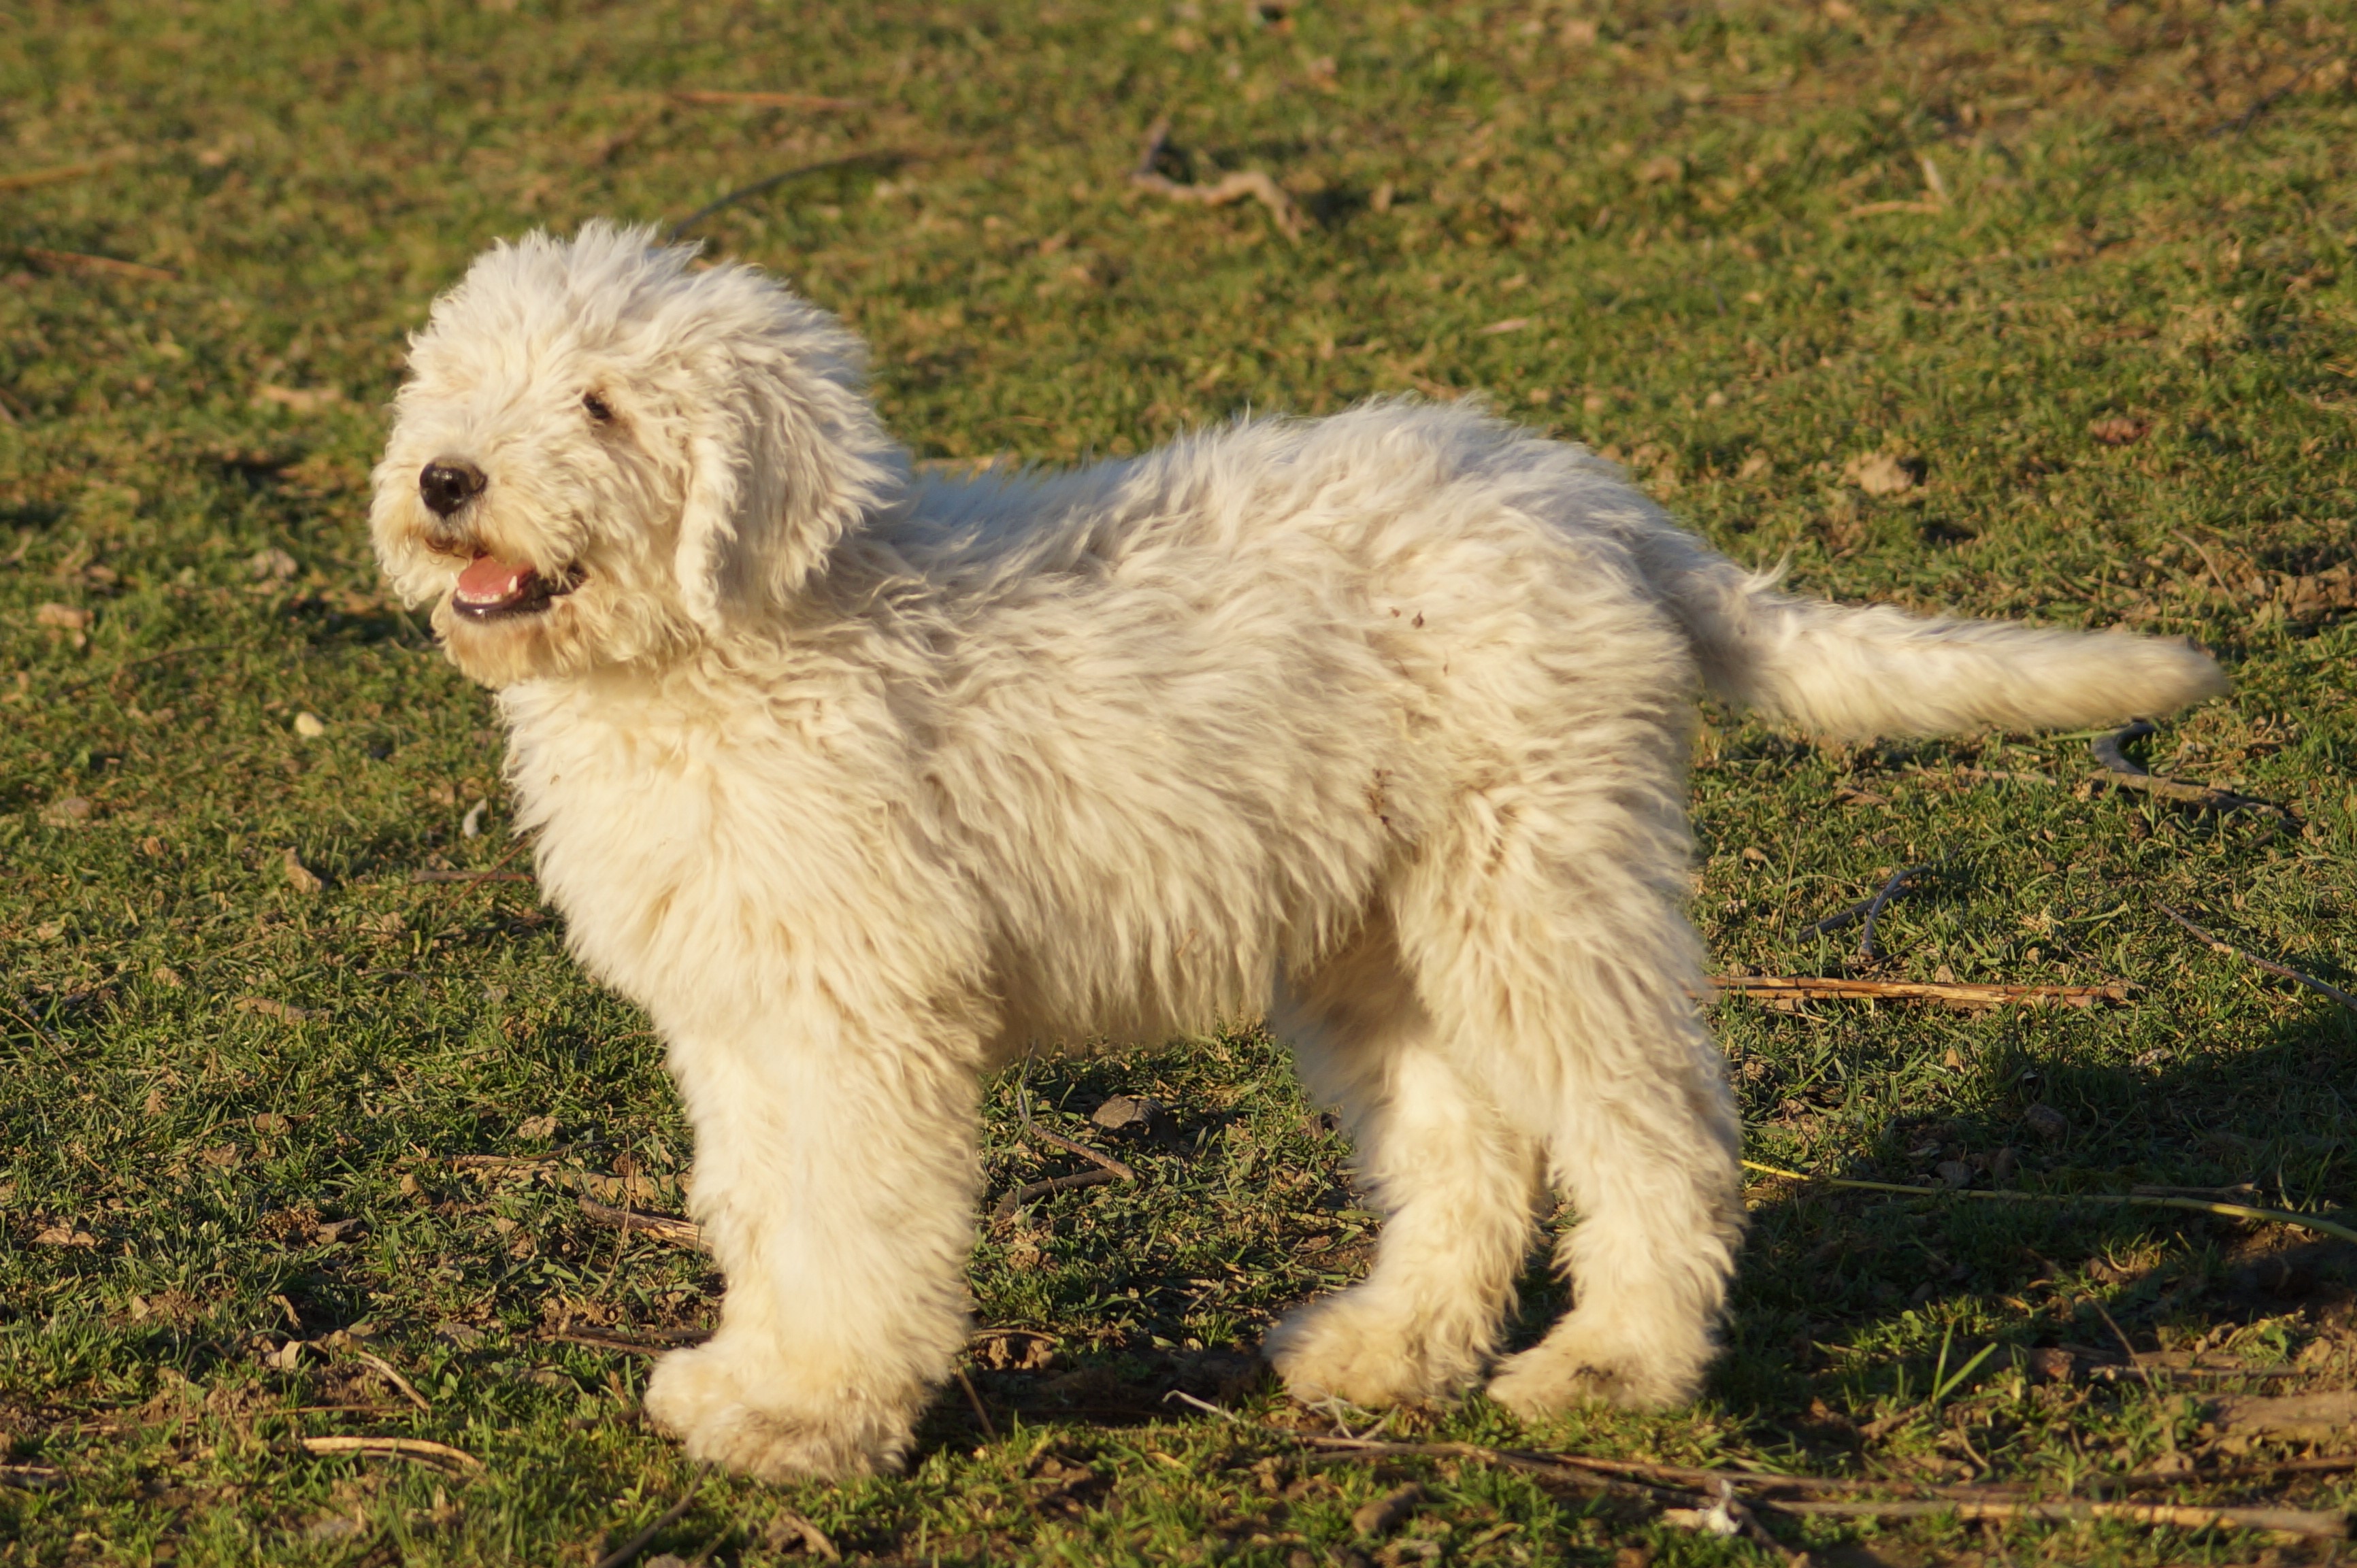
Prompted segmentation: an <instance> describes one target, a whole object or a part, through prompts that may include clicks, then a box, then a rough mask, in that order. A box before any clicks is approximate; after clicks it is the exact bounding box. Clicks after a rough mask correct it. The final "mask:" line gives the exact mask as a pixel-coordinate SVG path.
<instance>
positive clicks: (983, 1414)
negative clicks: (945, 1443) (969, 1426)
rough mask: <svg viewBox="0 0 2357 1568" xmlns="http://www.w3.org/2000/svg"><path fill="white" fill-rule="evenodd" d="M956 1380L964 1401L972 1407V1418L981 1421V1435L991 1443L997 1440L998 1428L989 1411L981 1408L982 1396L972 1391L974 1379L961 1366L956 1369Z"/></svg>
mask: <svg viewBox="0 0 2357 1568" xmlns="http://www.w3.org/2000/svg"><path fill="white" fill-rule="evenodd" d="M957 1380H958V1387H960V1388H962V1389H963V1390H964V1391H965V1402H966V1403H968V1404H970V1405H972V1406H973V1407H974V1420H976V1421H978V1422H980V1423H982V1434H983V1436H984V1437H985V1438H987V1439H988V1440H989V1441H991V1442H993V1443H996V1442H997V1441H998V1428H997V1427H996V1426H995V1425H993V1424H992V1423H991V1420H990V1412H989V1411H987V1410H985V1409H984V1408H983V1403H982V1396H981V1395H980V1394H978V1393H976V1392H974V1380H973V1379H972V1378H969V1377H967V1376H966V1375H965V1369H964V1368H963V1367H960V1368H959V1369H957Z"/></svg>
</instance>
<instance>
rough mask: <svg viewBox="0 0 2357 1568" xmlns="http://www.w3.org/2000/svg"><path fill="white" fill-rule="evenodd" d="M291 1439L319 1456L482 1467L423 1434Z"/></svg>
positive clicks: (463, 1454)
mask: <svg viewBox="0 0 2357 1568" xmlns="http://www.w3.org/2000/svg"><path fill="white" fill-rule="evenodd" d="M295 1441H296V1443H297V1444H300V1445H301V1446H302V1447H303V1449H304V1450H305V1451H306V1452H307V1453H311V1454H317V1455H320V1456H321V1457H323V1458H326V1457H331V1456H333V1455H339V1454H356V1455H362V1456H366V1455H389V1456H391V1457H393V1458H397V1459H417V1460H422V1461H424V1462H425V1463H426V1464H429V1465H431V1464H444V1465H456V1466H459V1467H460V1468H461V1469H466V1470H479V1469H481V1468H482V1467H483V1462H482V1461H481V1460H480V1459H478V1458H476V1457H475V1456H474V1455H472V1454H469V1453H468V1452H466V1451H465V1450H464V1449H459V1448H453V1447H451V1446H450V1445H449V1444H447V1443H435V1442H431V1441H429V1440H427V1439H425V1438H423V1437H298V1438H296V1440H295Z"/></svg>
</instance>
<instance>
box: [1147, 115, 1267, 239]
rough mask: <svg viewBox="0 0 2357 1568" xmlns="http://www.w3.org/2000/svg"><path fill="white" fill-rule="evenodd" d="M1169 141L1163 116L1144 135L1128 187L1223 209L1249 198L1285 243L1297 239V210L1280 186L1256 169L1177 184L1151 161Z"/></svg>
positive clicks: (1158, 155)
mask: <svg viewBox="0 0 2357 1568" xmlns="http://www.w3.org/2000/svg"><path fill="white" fill-rule="evenodd" d="M1169 139H1170V120H1169V117H1168V115H1165V116H1164V117H1163V118H1161V119H1159V120H1157V121H1156V122H1154V125H1153V128H1152V129H1151V130H1149V131H1147V132H1146V150H1145V151H1144V152H1142V153H1140V154H1139V155H1138V158H1137V166H1136V167H1135V168H1133V169H1131V170H1130V171H1129V183H1130V184H1132V185H1134V186H1135V187H1137V188H1139V189H1140V190H1150V191H1153V192H1154V193H1155V194H1156V195H1157V196H1167V197H1168V198H1170V199H1172V200H1173V201H1192V202H1197V203H1200V205H1202V206H1205V207H1225V206H1226V205H1227V204H1228V203H1230V202H1232V201H1242V200H1243V199H1245V198H1246V197H1250V198H1251V199H1253V200H1254V201H1257V202H1259V203H1260V204H1261V205H1262V206H1263V207H1265V208H1267V209H1268V211H1269V216H1270V217H1272V218H1274V219H1275V220H1276V228H1277V232H1279V233H1280V234H1283V235H1284V236H1285V237H1286V239H1287V240H1288V241H1297V240H1299V239H1300V238H1301V231H1302V222H1301V209H1300V208H1298V207H1297V206H1296V205H1294V200H1293V198H1292V197H1290V196H1288V195H1286V192H1285V188H1284V187H1283V186H1280V185H1278V184H1277V183H1276V181H1275V180H1273V179H1271V178H1269V177H1268V176H1266V175H1265V174H1263V173H1262V172H1261V171H1260V170H1258V169H1246V170H1243V171H1242V172H1240V173H1236V174H1231V175H1224V176H1222V177H1221V178H1220V180H1219V182H1218V183H1217V184H1214V185H1181V184H1179V182H1178V181H1177V180H1175V179H1172V178H1171V177H1169V176H1168V175H1166V174H1163V173H1161V172H1160V171H1159V170H1157V169H1156V168H1155V166H1154V160H1155V159H1157V158H1158V157H1160V156H1162V149H1163V146H1164V145H1165V144H1167V143H1168V141H1169Z"/></svg>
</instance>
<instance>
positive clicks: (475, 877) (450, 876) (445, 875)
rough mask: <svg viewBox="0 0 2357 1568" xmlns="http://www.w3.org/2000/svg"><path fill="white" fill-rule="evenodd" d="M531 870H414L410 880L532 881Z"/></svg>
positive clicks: (418, 882)
mask: <svg viewBox="0 0 2357 1568" xmlns="http://www.w3.org/2000/svg"><path fill="white" fill-rule="evenodd" d="M532 879H533V877H532V873H531V872H529V871H413V872H411V873H410V874H409V880H410V881H411V882H412V883H415V884H421V885H422V884H424V883H428V882H530V881H531V880H532Z"/></svg>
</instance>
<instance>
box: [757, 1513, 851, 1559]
mask: <svg viewBox="0 0 2357 1568" xmlns="http://www.w3.org/2000/svg"><path fill="white" fill-rule="evenodd" d="M787 1530H791V1531H793V1532H794V1533H795V1534H796V1535H799V1536H801V1537H802V1545H803V1547H804V1548H805V1549H806V1550H807V1551H809V1552H811V1554H812V1555H813V1556H817V1557H823V1558H825V1559H826V1560H827V1561H828V1562H829V1563H840V1562H842V1561H843V1552H842V1550H841V1549H840V1548H839V1547H837V1546H836V1545H835V1544H834V1541H830V1540H829V1539H827V1533H826V1531H824V1530H821V1529H819V1527H818V1526H816V1525H814V1524H813V1523H812V1522H811V1521H810V1520H806V1519H804V1518H803V1517H802V1515H800V1514H798V1513H796V1512H795V1511H794V1510H793V1509H779V1510H778V1512H777V1514H776V1515H775V1517H774V1518H772V1519H771V1520H770V1528H769V1530H768V1535H769V1538H770V1544H771V1545H773V1546H774V1545H777V1544H780V1537H781V1536H783V1534H784V1533H785V1532H786V1531H787Z"/></svg>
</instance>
